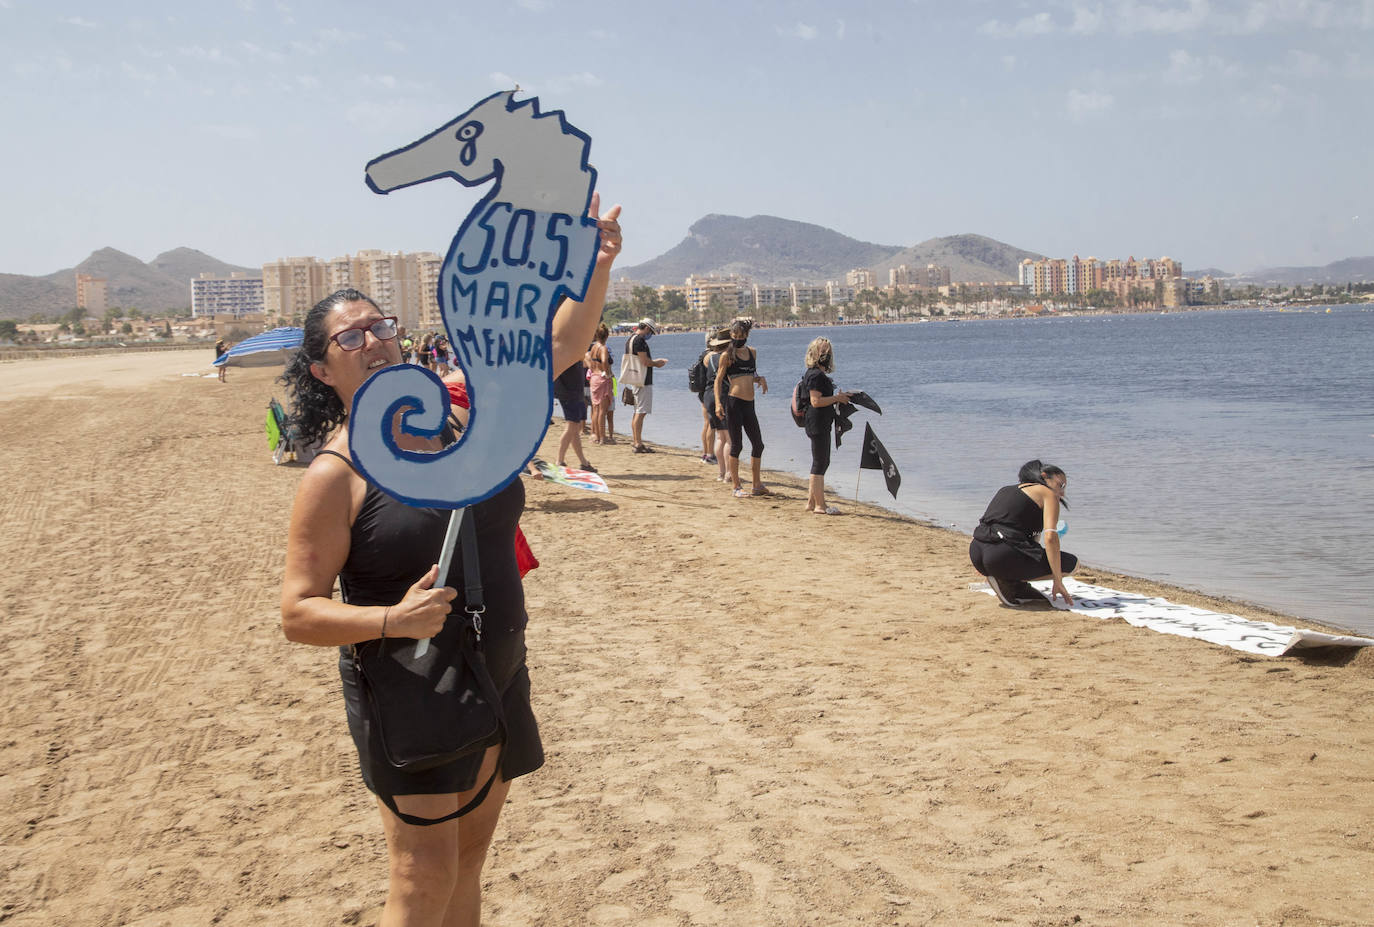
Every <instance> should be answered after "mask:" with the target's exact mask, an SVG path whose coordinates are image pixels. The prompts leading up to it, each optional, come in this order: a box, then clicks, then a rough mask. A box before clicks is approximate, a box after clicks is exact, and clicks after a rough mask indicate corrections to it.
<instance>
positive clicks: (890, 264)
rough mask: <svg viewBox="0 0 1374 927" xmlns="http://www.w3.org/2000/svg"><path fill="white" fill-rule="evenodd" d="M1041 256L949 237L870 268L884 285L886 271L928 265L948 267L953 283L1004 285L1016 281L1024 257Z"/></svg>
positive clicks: (1035, 258) (982, 239) (984, 241)
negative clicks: (900, 267)
mask: <svg viewBox="0 0 1374 927" xmlns="http://www.w3.org/2000/svg"><path fill="white" fill-rule="evenodd" d="M1042 257H1044V255H1043V254H1036V253H1035V252H1034V251H1023V250H1021V249H1020V248H1013V247H1012V246H1011V245H1008V244H1003V243H1002V242H1000V241H996V240H995V239H992V238H987V237H985V236H983V235H971V234H965V235H948V236H945V237H944V238H931V239H928V240H926V241H923V242H921V243H920V244H919V245H912V246H911V247H910V248H907V249H905V250H903V251H900V252H898V253H897V254H895V255H893V256H892V257H891V258H889V259H888V260H886V261H883V262H882V263H879V264H874V265H873V270H875V271H877V273H878V280H879V281H880V282H881V283H886V282H887V272H888V271H889V270H890V269H892V268H894V267H898V266H900V265H902V264H905V265H906V266H907V267H910V268H913V269H921V268H924V267H925V266H926V265H927V264H940V265H942V266H944V267H948V268H949V279H950V282H952V283H1005V282H1007V281H1013V282H1014V281H1015V280H1016V279H1017V267H1018V265H1020V263H1021V262H1022V261H1023V260H1025V259H1026V258H1030V259H1031V260H1032V261H1038V260H1040V259H1041V258H1042Z"/></svg>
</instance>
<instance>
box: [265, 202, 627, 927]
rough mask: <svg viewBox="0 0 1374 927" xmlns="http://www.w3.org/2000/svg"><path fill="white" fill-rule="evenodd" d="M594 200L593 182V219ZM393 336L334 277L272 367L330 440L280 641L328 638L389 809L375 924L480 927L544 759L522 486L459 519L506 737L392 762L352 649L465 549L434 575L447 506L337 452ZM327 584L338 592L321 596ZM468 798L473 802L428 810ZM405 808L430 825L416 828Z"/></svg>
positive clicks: (293, 567) (421, 600)
mask: <svg viewBox="0 0 1374 927" xmlns="http://www.w3.org/2000/svg"><path fill="white" fill-rule="evenodd" d="M597 204H598V198H597V196H596V195H595V194H593V196H592V202H591V208H590V215H591V217H592V218H594V219H595V218H597V216H598V211H597ZM619 214H620V207H619V206H615V207H612V208H611V209H610V210H608V211H607V213H606V216H605V218H601V219H598V221H597V225H598V227H599V229H600V232H601V247H600V251H599V252H598V253H597V255H596V263H595V267H594V270H593V273H592V276H591V280H590V283H589V284H588V286H587V290H586V294H585V297H584V300H583V301H582V302H581V303H577V302H573V301H571V300H567V301H565V302H564V303H563V304H562V306H561V307H560V308H559V310H558V312H557V313H556V314H555V316H554V318H553V321H552V373H553V374H554V375H556V374H558V373H560V372H562V371H563V370H566V369H567V368H568V367H570V366H572V365H573V364H574V363H576V362H577V361H578V360H579V359H580V358H581V357H582V355H583V353H584V351H585V350H586V346H587V343H588V341H590V340H591V337H592V331H593V329H594V328H595V327H596V324H597V321H598V319H599V318H600V315H601V308H602V304H603V303H604V302H605V297H606V289H607V285H608V284H609V282H610V270H611V264H612V263H613V262H614V260H615V257H616V255H617V254H618V253H619V252H620V248H621V235H620V225H619V223H618V222H617V218H618V217H619ZM396 334H397V327H396V319H395V318H394V317H390V316H386V315H384V314H383V312H382V311H381V310H380V309H379V308H378V307H377V305H376V303H374V302H373V301H372V300H371V299H369V298H368V297H366V296H364V295H363V294H362V293H360V292H358V291H357V290H341V291H339V292H338V293H335V294H333V295H332V296H330V297H328V298H326V299H325V300H323V301H322V302H320V303H319V304H318V305H316V306H315V307H314V308H313V309H311V311H310V313H309V314H308V315H307V317H306V320H305V339H304V342H303V343H302V345H301V348H300V350H299V351H298V352H297V354H296V355H295V356H294V358H293V359H292V360H291V362H290V363H289V364H288V365H287V370H286V373H285V374H283V377H282V379H283V380H284V381H285V383H286V384H287V386H288V388H289V389H290V391H291V392H292V393H293V405H294V407H295V409H296V419H295V424H296V426H297V428H299V429H300V431H301V435H302V439H303V440H312V439H324V438H328V439H329V440H328V443H327V444H326V446H325V449H324V450H323V451H322V452H321V453H320V455H319V456H318V457H317V458H316V459H315V461H314V462H313V463H312V464H311V466H310V468H309V469H308V470H307V471H306V473H305V474H304V476H303V477H302V479H301V483H300V487H299V489H298V490H297V493H296V501H295V505H294V507H293V508H292V512H291V525H290V529H289V531H288V534H287V543H286V568H285V578H284V581H283V583H282V606H281V607H282V629H283V631H284V632H285V634H286V637H287V638H288V639H289V640H292V641H296V642H299V643H306V644H314V645H317V646H322V647H339V648H340V650H341V656H340V660H339V669H340V675H341V676H342V679H343V687H344V701H345V705H346V707H347V714H348V724H349V730H350V733H351V734H352V736H353V741H354V744H355V746H356V747H357V749H358V756H359V765H360V767H361V770H362V776H363V781H364V783H365V784H366V785H367V787H368V789H369V790H371V791H372V792H374V793H375V794H377V795H378V796H386V798H387V799H388V800H389V801H390V803H391V804H392V806H394V807H395V808H396V809H397V810H398V811H399V812H400V814H399V815H398V813H396V812H394V811H393V810H391V808H390V807H388V805H387V803H386V802H385V801H382V800H380V799H379V808H380V810H381V815H382V823H383V827H384V830H385V832H386V839H387V851H388V856H389V859H390V872H391V881H390V887H389V891H388V895H387V902H386V908H385V910H384V912H383V914H382V919H381V923H382V924H383V925H395V924H421V923H423V924H446V925H451V924H476V923H478V921H479V917H480V911H481V873H482V867H483V865H484V863H485V861H486V854H487V848H488V846H489V845H490V843H491V838H492V833H493V832H494V830H495V827H496V822H497V817H498V816H499V815H500V812H501V807H502V805H503V804H504V802H505V799H506V794H507V792H508V790H509V788H510V784H509V783H510V780H511V779H513V778H514V777H516V776H520V775H524V774H526V773H528V772H532V771H533V770H535V769H537V768H539V766H540V765H542V764H543V761H544V755H543V749H542V747H541V745H540V740H539V731H538V727H537V726H536V723H535V718H534V713H533V711H532V710H531V707H530V684H529V675H528V672H527V670H526V668H525V623H526V620H527V618H526V614H525V604H524V591H523V589H522V587H521V584H520V573H519V568H518V565H517V562H516V553H515V551H516V548H515V531H516V524H517V522H518V520H519V518H520V513H521V511H522V510H523V508H524V487H523V485H522V483H521V481H520V480H518V479H517V480H514V481H512V482H511V483H510V484H508V485H507V486H506V487H505V488H504V489H502V490H500V491H499V492H497V493H496V494H495V495H493V496H492V497H491V498H489V499H486V500H485V501H482V502H478V503H476V504H474V505H473V506H472V507H471V508H470V510H469V513H468V516H467V517H469V518H472V519H473V520H474V522H475V526H476V536H477V540H478V547H479V549H480V569H481V582H482V585H483V587H484V592H485V604H486V612H485V614H484V629H483V651H484V653H485V656H486V661H487V666H488V669H489V670H490V673H491V677H492V679H493V681H494V682H495V684H496V689H497V691H499V692H500V693H502V699H501V701H502V704H503V706H504V710H505V715H506V730H507V737H506V741H505V743H504V744H503V745H501V746H499V747H497V746H493V747H491V748H489V749H488V750H487V751H486V752H485V753H478V754H475V755H473V756H471V757H465V758H463V759H459V760H457V761H454V762H452V763H447V764H445V765H441V766H437V767H434V768H431V769H427V770H425V771H423V772H403V771H401V770H398V769H396V768H395V767H393V766H391V765H390V764H389V763H388V762H387V761H386V759H385V757H383V756H379V755H377V753H378V751H377V750H376V749H375V743H374V742H373V738H372V737H371V736H370V732H369V730H368V726H367V723H366V722H365V720H364V718H365V712H364V711H363V707H362V706H361V704H360V702H359V698H360V693H359V688H358V680H357V677H356V674H355V670H354V666H353V661H352V659H351V658H350V655H349V648H350V646H351V645H353V644H360V643H363V642H366V641H371V640H376V639H378V638H385V637H405V638H414V639H425V638H431V637H434V636H435V635H436V634H438V633H439V631H440V630H441V629H442V628H443V627H444V623H445V621H446V619H447V618H448V617H449V613H450V610H451V609H452V606H453V602H454V599H455V597H456V596H457V588H456V587H461V586H462V566H461V563H460V562H459V561H460V560H461V558H455V563H454V566H453V568H452V569H451V570H450V572H449V575H448V576H447V577H444V578H443V579H442V580H441V578H440V577H439V575H438V570H439V568H438V564H437V563H435V560H437V559H438V554H439V551H440V547H441V545H442V542H443V539H444V536H445V530H446V527H447V524H448V522H449V514H450V513H449V511H448V510H445V509H424V508H413V507H411V506H408V505H406V504H404V503H402V502H399V501H397V500H396V499H394V498H392V497H391V496H390V495H388V494H386V493H384V492H382V491H381V490H380V489H379V488H377V487H376V486H374V485H372V484H370V483H369V482H367V481H366V480H364V479H363V477H362V476H360V475H359V473H358V471H357V469H356V468H355V465H354V462H353V460H352V459H351V457H350V454H349V440H348V437H349V436H348V412H349V410H350V408H351V407H352V400H353V396H354V393H355V392H356V391H357V390H358V389H359V387H361V386H362V384H363V383H364V382H365V381H366V380H367V379H368V378H369V377H370V376H371V375H372V374H373V373H374V372H375V371H377V370H378V369H380V368H382V367H386V366H389V365H393V364H399V363H401V351H400V346H399V342H398V341H397V338H396ZM477 398H478V400H479V401H480V398H481V397H480V396H479V397H477ZM498 413H499V410H498ZM330 435H332V437H330ZM446 438H447V439H448V440H452V438H453V435H452V433H451V431H450V430H449V429H446V430H445V432H444V433H443V434H441V435H439V436H437V437H434V438H422V437H416V436H411V435H399V436H398V440H399V441H400V443H401V445H402V447H403V448H404V449H405V450H412V451H426V450H438V449H440V448H441V447H442V446H443V444H444V443H445V439H446ZM336 581H337V582H338V584H339V586H340V588H341V590H342V592H343V602H338V601H335V600H334V598H333V589H334V585H335V582H336ZM460 604H461V603H460ZM498 756H499V757H500V767H499V769H498V768H497V758H498ZM498 773H499V774H498ZM483 783H489V790H488V791H486V793H485V796H484V797H481V798H479V794H480V793H481V792H482V788H481V786H482V784H483ZM474 799H476V800H477V804H476V805H475V807H474V808H473V809H472V810H471V812H470V813H467V814H465V815H464V816H462V817H451V818H449V819H446V820H440V819H444V818H445V817H446V816H451V815H453V814H454V813H455V812H456V811H457V810H458V809H461V808H463V807H464V806H465V805H468V804H469V803H471V802H472V801H474ZM403 818H406V819H408V818H414V819H417V820H427V821H430V822H435V823H433V824H432V826H424V825H421V824H416V823H412V822H408V820H406V819H403Z"/></svg>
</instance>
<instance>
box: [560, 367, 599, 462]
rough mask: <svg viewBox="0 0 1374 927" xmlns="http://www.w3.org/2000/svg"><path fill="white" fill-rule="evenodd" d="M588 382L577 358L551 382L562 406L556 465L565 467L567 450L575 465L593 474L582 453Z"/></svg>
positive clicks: (584, 368)
mask: <svg viewBox="0 0 1374 927" xmlns="http://www.w3.org/2000/svg"><path fill="white" fill-rule="evenodd" d="M586 382H587V366H586V365H585V364H583V363H582V361H581V360H580V359H579V360H578V361H577V363H575V364H573V365H572V366H571V367H569V368H568V369H567V370H565V371H563V372H562V373H560V374H559V375H558V376H556V377H554V379H553V398H554V399H557V400H558V404H559V405H560V406H562V407H563V421H564V426H563V436H562V437H560V438H559V439H558V465H559V466H560V467H566V466H567V465H568V451H569V450H572V452H573V453H574V454H576V455H577V462H578V466H580V467H581V468H582V469H583V470H590V471H591V472H592V473H595V472H596V467H593V466H592V465H591V463H590V462H588V460H587V455H586V454H584V453H582V423H583V422H585V421H586V420H587V403H586V402H584V401H583V399H582V388H583V384H585V383H586Z"/></svg>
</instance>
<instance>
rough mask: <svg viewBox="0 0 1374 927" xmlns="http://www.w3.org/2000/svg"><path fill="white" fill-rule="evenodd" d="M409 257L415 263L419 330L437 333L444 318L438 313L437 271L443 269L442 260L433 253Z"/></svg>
mask: <svg viewBox="0 0 1374 927" xmlns="http://www.w3.org/2000/svg"><path fill="white" fill-rule="evenodd" d="M410 257H411V258H413V259H414V261H415V277H416V279H417V280H418V281H419V283H418V287H419V289H418V291H417V293H416V297H417V300H418V305H419V309H418V312H419V323H418V325H419V330H420V331H431V330H433V331H438V330H439V329H441V328H443V327H444V318H443V316H442V315H441V314H440V313H439V271H440V270H442V269H443V266H444V259H443V258H441V257H439V255H437V254H435V253H434V252H433V251H420V252H417V253H415V254H412V255H410ZM406 327H407V329H410V326H406Z"/></svg>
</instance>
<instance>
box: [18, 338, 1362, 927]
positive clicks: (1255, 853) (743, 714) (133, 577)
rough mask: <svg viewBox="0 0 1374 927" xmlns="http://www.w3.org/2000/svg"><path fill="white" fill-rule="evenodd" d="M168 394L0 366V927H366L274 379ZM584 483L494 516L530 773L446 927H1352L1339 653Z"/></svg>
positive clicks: (380, 865) (716, 488)
mask: <svg viewBox="0 0 1374 927" xmlns="http://www.w3.org/2000/svg"><path fill="white" fill-rule="evenodd" d="M209 359H210V352H209V350H208V349H197V350H194V351H188V352H185V353H181V352H167V353H159V354H151V355H127V356H122V355H113V356H105V357H98V358H90V359H82V358H76V359H63V360H51V361H49V360H36V361H19V362H14V363H8V364H0V429H3V433H4V434H6V435H7V437H8V439H9V440H8V447H7V449H6V451H5V453H4V456H3V458H0V478H2V479H3V485H4V487H5V493H4V498H3V501H2V502H0V562H2V563H3V564H4V565H5V568H4V570H3V571H0V609H2V611H0V617H2V618H3V620H0V648H2V651H0V652H3V653H4V654H5V657H6V660H5V663H6V665H5V680H6V685H5V686H4V687H3V690H0V710H3V716H4V718H5V722H4V731H3V738H0V807H3V808H4V812H3V817H0V923H2V924H4V925H6V927H9V925H15V927H38V925H53V924H61V925H70V927H96V925H127V927H183V925H211V924H213V925H221V927H231V925H269V924H270V925H284V924H285V925H306V927H314V925H320V927H324V925H337V924H355V925H369V924H375V923H376V921H377V918H378V915H379V912H380V908H381V904H382V901H383V898H384V894H385V889H386V871H385V847H384V843H383V838H382V833H381V827H380V823H379V818H378V813H377V811H376V807H375V804H374V802H373V799H372V797H371V796H370V795H369V794H368V793H367V792H366V790H365V789H364V788H363V786H362V783H361V781H360V779H359V777H358V775H357V771H356V767H355V757H354V754H353V750H352V745H351V742H350V741H349V738H348V735H347V731H346V729H345V724H344V711H343V705H342V701H341V697H340V694H339V683H338V676H337V671H336V669H335V659H336V658H335V652H334V651H332V650H328V649H319V648H311V647H306V646H300V645H292V644H289V643H287V642H286V641H285V639H284V638H283V637H282V635H281V632H280V628H279V613H278V596H279V592H280V581H281V569H282V556H283V548H284V536H285V529H286V519H287V513H288V510H289V507H290V504H291V499H292V496H293V494H294V491H295V487H296V485H297V483H298V481H299V479H300V475H301V473H302V472H303V470H302V468H300V467H298V466H281V467H276V466H273V464H272V462H271V459H270V456H269V449H268V447H267V441H266V437H265V435H264V433H263V416H264V414H265V407H266V404H267V401H268V399H269V397H271V396H272V395H276V396H277V397H278V398H284V396H283V393H282V391H281V389H280V388H279V387H277V386H275V385H274V383H273V377H274V376H275V375H276V374H277V373H278V372H279V371H278V370H275V369H267V370H264V369H258V370H239V369H235V370H231V371H230V374H229V379H228V382H227V383H225V384H220V383H219V382H217V381H216V380H215V379H214V378H213V377H210V378H205V377H198V376H197V377H190V376H183V374H187V373H201V374H205V373H209V372H210V367H209V366H208V360H209ZM622 412H623V413H624V414H621V415H618V416H617V424H618V425H620V426H621V427H622V428H626V427H627V426H628V418H629V416H628V410H622ZM560 429H561V421H560V428H557V429H554V430H553V431H551V433H550V437H549V438H547V439H546V441H545V451H544V453H543V454H542V456H544V457H545V458H546V459H549V460H552V459H553V458H554V456H555V454H556V451H555V447H556V441H557V434H558V432H559V430H560ZM645 434H646V437H647V438H648V439H649V440H650V441H652V440H653V437H654V434H653V420H652V416H651V417H650V420H649V424H648V427H647V428H646V432H645ZM587 453H588V456H589V457H590V459H591V460H592V461H593V462H594V463H595V464H596V465H597V466H598V467H599V468H600V470H601V473H602V474H603V476H605V478H606V480H607V483H608V484H609V486H610V488H611V493H610V494H608V495H599V494H592V493H588V492H582V491H577V490H572V489H568V488H565V487H560V486H556V485H552V484H548V483H543V482H527V491H528V507H527V510H526V514H525V517H524V519H523V521H522V524H523V526H524V530H525V532H526V534H527V535H528V537H529V539H530V543H531V545H532V546H533V548H534V551H535V553H536V555H537V556H538V557H539V558H540V560H541V561H542V564H543V565H542V566H541V567H540V568H539V569H537V570H535V571H534V572H533V573H532V574H530V576H529V578H528V579H527V580H526V593H527V596H528V607H529V613H530V626H529V648H530V667H531V674H532V678H533V685H534V698H535V707H536V712H537V713H538V715H539V718H540V722H541V729H542V732H543V737H544V742H545V747H546V750H547V753H548V762H547V765H546V766H545V767H544V768H543V769H541V770H539V771H538V772H536V773H534V774H533V775H531V776H528V777H526V778H523V779H520V780H517V782H516V784H515V785H514V787H513V788H512V790H511V793H510V800H509V802H508V805H507V807H506V809H505V812H504V814H503V818H502V823H501V825H500V826H499V828H498V831H497V837H496V844H495V847H494V849H493V852H492V856H491V859H490V862H489V864H488V867H487V874H486V882H485V892H486V900H485V912H486V914H485V920H484V923H486V924H489V925H495V927H521V925H626V927H629V925H634V927H687V925H736V927H737V925H746V927H748V925H851V924H874V925H877V924H883V925H893V924H900V925H907V924H912V925H916V924H922V925H969V924H1011V925H1069V924H1088V925H1141V924H1161V925H1176V924H1188V925H1232V924H1234V925H1263V927H1275V925H1287V927H1307V925H1312V927H1316V925H1362V924H1374V889H1372V888H1371V886H1370V879H1369V876H1370V873H1371V872H1374V820H1372V819H1374V798H1372V797H1371V780H1374V725H1372V724H1371V723H1370V701H1371V691H1372V690H1374V686H1372V685H1371V683H1374V653H1371V652H1368V651H1362V652H1355V653H1354V654H1352V653H1351V652H1344V653H1339V654H1336V653H1331V652H1328V651H1313V652H1311V653H1309V654H1308V655H1307V656H1304V657H1301V658H1298V657H1286V658H1281V659H1272V658H1264V657H1253V656H1248V655H1245V654H1241V653H1238V652H1236V651H1232V650H1228V649H1225V648H1222V647H1217V646H1212V645H1209V644H1205V643H1202V642H1199V641H1193V640H1187V639H1183V638H1178V637H1169V636H1164V635H1160V634H1154V633H1151V632H1148V631H1145V630H1140V629H1136V628H1132V627H1130V626H1128V625H1126V624H1124V623H1122V622H1099V621H1096V620H1093V619H1090V618H1086V617H1084V616H1081V615H1076V614H1066V613H1059V612H1054V611H1050V610H1011V609H1007V608H1003V607H1001V606H999V605H998V604H997V602H996V600H995V599H993V598H992V597H991V596H988V595H986V594H983V593H981V592H976V591H972V590H970V589H969V588H968V586H969V584H970V583H971V582H974V581H975V580H977V579H978V577H977V575H976V574H975V573H974V572H973V570H972V568H971V567H970V566H969V564H968V560H967V556H966V549H967V543H968V542H967V539H966V538H965V537H963V536H961V535H957V534H954V533H951V532H948V531H945V530H941V529H938V528H933V527H929V526H925V525H921V524H918V523H915V522H913V521H910V520H907V519H904V518H900V517H897V516H895V515H892V514H891V513H888V512H885V511H883V510H881V509H876V508H869V507H862V506H856V505H854V504H853V503H847V502H845V500H843V499H832V501H835V502H836V503H837V504H839V505H841V506H842V507H843V508H844V510H845V512H846V513H847V514H845V515H844V516H843V517H839V518H821V517H816V516H811V515H807V514H806V513H805V512H804V511H803V505H804V502H805V498H806V491H805V486H804V484H803V483H802V482H801V481H799V480H797V479H795V478H791V477H782V476H779V477H777V479H776V480H775V481H774V482H772V484H771V485H772V486H773V488H774V490H775V493H776V494H775V495H774V496H772V497H770V498H763V499H754V498H750V499H742V500H738V499H734V498H733V497H731V495H730V493H729V491H728V489H727V488H725V484H721V483H717V482H715V481H714V480H713V479H712V477H713V476H714V473H715V468H714V467H713V466H707V465H705V464H702V463H701V462H699V461H698V459H697V457H696V452H693V451H691V450H685V449H684V450H675V449H672V448H666V447H660V448H659V452H658V453H656V454H654V455H634V454H631V453H630V449H629V444H628V441H627V440H624V439H622V441H621V443H620V444H618V445H617V446H614V447H596V446H591V445H588V447H587ZM992 488H993V487H989V489H990V490H991V489H992ZM1075 552H1076V553H1078V554H1080V555H1081V556H1082V558H1083V561H1084V564H1085V566H1084V567H1083V568H1081V569H1080V577H1081V578H1083V579H1085V580H1087V581H1090V582H1096V583H1100V584H1103V585H1107V586H1112V587H1114V588H1118V589H1123V590H1136V591H1147V592H1152V593H1155V594H1163V595H1166V596H1168V597H1169V598H1171V599H1173V600H1175V601H1179V602H1185V603H1189V604H1195V605H1201V606H1203V607H1209V608H1216V609H1220V610H1225V611H1233V612H1237V613H1239V614H1242V615H1246V616H1248V617H1255V618H1261V619H1266V620H1280V621H1284V622H1285V623H1291V621H1290V619H1284V618H1277V619H1276V616H1274V615H1272V614H1271V613H1267V612H1264V611H1263V610H1260V609H1255V608H1249V607H1243V606H1238V605H1237V604H1236V603H1233V602H1221V601H1217V600H1213V599H1209V598H1207V597H1205V596H1201V595H1197V594H1193V593H1189V592H1184V591H1182V590H1175V589H1170V588H1167V587H1162V586H1156V585H1153V584H1150V583H1148V582H1144V581H1141V580H1138V579H1130V578H1126V577H1121V576H1115V575H1113V574H1110V573H1106V572H1102V571H1099V570H1095V569H1093V568H1092V562H1093V556H1092V551H1091V550H1075ZM1297 623H1299V624H1300V625H1302V626H1306V627H1316V625H1314V624H1313V623H1311V622H1307V621H1301V620H1298V621H1297Z"/></svg>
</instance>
